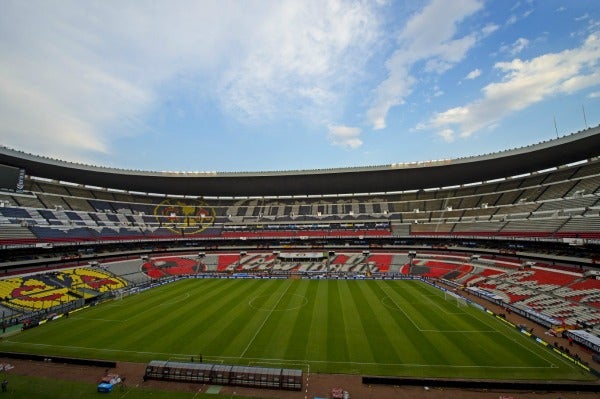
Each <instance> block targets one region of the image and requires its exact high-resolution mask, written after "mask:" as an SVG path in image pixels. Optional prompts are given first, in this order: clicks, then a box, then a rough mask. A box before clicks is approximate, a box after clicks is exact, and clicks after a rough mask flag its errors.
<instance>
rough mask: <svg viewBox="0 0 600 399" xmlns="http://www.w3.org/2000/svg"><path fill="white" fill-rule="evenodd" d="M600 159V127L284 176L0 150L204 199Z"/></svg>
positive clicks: (3, 159)
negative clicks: (494, 148)
mask: <svg viewBox="0 0 600 399" xmlns="http://www.w3.org/2000/svg"><path fill="white" fill-rule="evenodd" d="M598 155H600V125H599V126H596V127H594V128H590V129H586V130H584V131H581V132H577V133H573V134H571V135H568V136H564V137H561V138H557V139H554V140H549V141H545V142H542V143H538V144H534V145H530V146H527V147H522V148H517V149H511V150H506V151H502V152H497V153H492V154H485V155H479V156H472V157H465V158H457V159H448V160H441V161H427V162H415V163H406V164H404V163H402V164H392V165H382V166H372V167H356V168H342V169H319V170H302V171H281V172H243V173H229V172H151V171H136V170H124V169H116V168H108V167H99V166H92V165H84V164H77V163H71V162H65V161H60V160H56V159H50V158H45V157H41V156H37V155H31V154H27V153H24V152H20V151H16V150H13V149H9V148H6V147H0V164H3V165H7V166H13V167H18V168H22V169H25V172H26V173H27V174H28V175H30V176H36V177H42V178H48V179H53V180H59V181H66V182H71V183H78V184H83V185H88V186H96V187H104V188H112V189H119V190H126V191H135V192H144V193H159V194H173V195H190V196H204V197H246V196H291V195H322V194H353V193H379V192H398V191H406V190H419V189H425V188H437V187H446V186H454V185H462V184H469V183H476V182H482V181H488V180H494V179H499V178H504V177H511V176H516V175H520V174H524V173H530V172H536V171H539V170H544V169H548V168H552V167H557V166H560V165H565V164H568V163H572V162H577V161H581V160H585V159H590V158H593V157H596V156H598Z"/></svg>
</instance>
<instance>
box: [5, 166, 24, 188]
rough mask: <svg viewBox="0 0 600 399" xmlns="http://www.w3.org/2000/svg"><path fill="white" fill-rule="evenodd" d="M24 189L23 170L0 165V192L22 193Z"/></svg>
mask: <svg viewBox="0 0 600 399" xmlns="http://www.w3.org/2000/svg"><path fill="white" fill-rule="evenodd" d="M24 187H25V169H19V168H13V167H12V166H6V165H0V190H7V191H12V192H16V193H22V192H23V188H24Z"/></svg>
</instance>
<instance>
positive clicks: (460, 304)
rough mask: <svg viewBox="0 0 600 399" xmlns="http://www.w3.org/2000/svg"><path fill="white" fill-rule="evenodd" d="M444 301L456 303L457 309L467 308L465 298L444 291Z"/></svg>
mask: <svg viewBox="0 0 600 399" xmlns="http://www.w3.org/2000/svg"><path fill="white" fill-rule="evenodd" d="M444 299H445V300H446V301H452V302H456V306H458V307H459V308H464V307H467V306H468V302H467V300H466V299H465V298H463V297H462V296H460V295H458V294H455V293H453V292H451V291H444Z"/></svg>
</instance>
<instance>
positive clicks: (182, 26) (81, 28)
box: [0, 0, 379, 159]
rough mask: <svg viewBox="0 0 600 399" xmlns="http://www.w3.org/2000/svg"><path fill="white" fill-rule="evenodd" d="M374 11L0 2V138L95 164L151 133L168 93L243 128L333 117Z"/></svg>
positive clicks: (360, 57)
mask: <svg viewBox="0 0 600 399" xmlns="http://www.w3.org/2000/svg"><path fill="white" fill-rule="evenodd" d="M375 7H377V5H375V4H371V3H368V2H360V1H358V2H351V1H343V0H342V1H339V0H329V1H322V0H307V1H302V2H297V1H292V0H287V1H275V0H272V1H267V0H265V1H264V2H261V5H260V7H257V6H256V5H255V4H251V3H246V2H233V1H227V2H226V3H225V4H224V2H222V1H216V0H213V1H202V2H198V1H192V0H189V1H186V0H182V1H178V2H175V3H171V2H152V3H151V4H149V5H148V6H147V7H140V5H139V3H135V2H134V3H127V2H125V3H119V5H118V6H115V3H112V2H98V3H90V2H80V1H76V0H72V1H69V0H65V1H61V2H60V4H54V3H49V2H44V1H30V2H12V3H7V4H4V5H3V7H2V13H1V14H0V68H1V69H0V120H2V125H1V126H0V140H1V141H2V143H3V144H5V145H8V146H13V147H16V148H19V149H22V150H26V151H31V152H37V153H44V154H46V155H51V156H55V157H61V158H66V159H73V158H74V157H80V158H81V157H89V158H90V159H93V158H94V156H95V155H94V154H96V155H98V154H102V153H106V152H110V151H111V144H112V143H113V142H114V140H115V139H116V138H119V137H123V136H127V135H131V134H134V133H133V132H139V131H147V130H152V128H151V127H148V126H146V125H145V122H143V121H144V120H145V116H146V115H147V114H148V113H149V112H151V111H152V109H153V107H155V106H157V105H158V104H157V102H158V101H159V95H160V91H161V90H165V89H166V90H167V91H168V89H169V87H171V86H186V95H189V96H190V97H198V96H200V97H203V98H210V101H211V102H212V103H217V104H220V105H221V106H222V107H223V110H224V111H225V112H226V113H229V116H230V117H234V118H235V117H238V115H242V116H241V118H242V119H243V120H246V121H247V120H262V119H263V118H270V117H282V118H287V117H290V116H291V117H299V118H305V119H306V118H314V119H316V120H319V121H320V120H323V119H325V120H327V119H329V120H331V119H330V118H327V117H328V116H330V114H334V113H335V112H337V111H336V110H337V109H338V108H339V107H336V105H337V104H338V102H339V101H340V98H341V96H342V95H343V92H344V90H346V89H347V87H348V86H351V84H350V83H351V82H352V81H353V80H354V79H356V78H357V76H358V75H359V74H360V73H362V66H363V65H364V63H365V62H366V61H367V60H368V59H369V56H370V53H371V52H372V51H373V47H374V46H373V43H374V41H375V40H376V38H377V37H378V34H379V25H378V23H379V22H378V20H377V18H376V12H377V9H376V8H375ZM194 91H196V92H198V93H194Z"/></svg>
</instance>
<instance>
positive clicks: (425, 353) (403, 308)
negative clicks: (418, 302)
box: [383, 281, 446, 375]
mask: <svg viewBox="0 0 600 399" xmlns="http://www.w3.org/2000/svg"><path fill="white" fill-rule="evenodd" d="M383 283H384V286H387V288H385V290H384V292H385V293H386V295H388V296H389V298H390V300H391V302H392V303H393V304H395V305H396V306H397V307H398V311H399V312H400V313H402V314H403V315H404V316H405V318H406V320H408V322H406V323H405V325H404V331H405V333H406V336H407V337H408V339H409V340H410V344H411V345H413V346H414V348H415V349H416V352H412V354H413V357H411V358H408V357H403V359H402V361H401V362H400V363H406V364H410V365H415V364H416V365H421V364H429V365H439V364H446V356H445V354H444V348H440V347H438V346H437V345H436V342H435V341H434V340H431V339H430V338H429V337H428V336H427V335H426V334H424V333H423V332H422V331H421V329H420V328H419V325H418V324H417V322H415V320H417V319H420V318H421V315H419V314H418V312H419V311H418V310H416V309H415V308H414V307H412V306H410V304H409V302H410V301H412V300H413V299H414V298H413V297H412V295H411V289H410V287H411V286H413V285H415V284H418V282H415V281H406V283H408V284H406V285H404V284H399V283H398V282H397V281H384V282H383ZM430 311H431V310H430ZM423 373H425V371H417V375H425V374H423Z"/></svg>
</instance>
